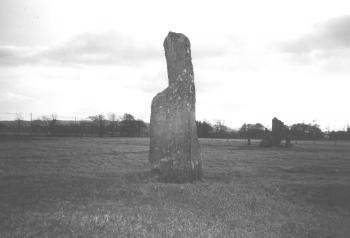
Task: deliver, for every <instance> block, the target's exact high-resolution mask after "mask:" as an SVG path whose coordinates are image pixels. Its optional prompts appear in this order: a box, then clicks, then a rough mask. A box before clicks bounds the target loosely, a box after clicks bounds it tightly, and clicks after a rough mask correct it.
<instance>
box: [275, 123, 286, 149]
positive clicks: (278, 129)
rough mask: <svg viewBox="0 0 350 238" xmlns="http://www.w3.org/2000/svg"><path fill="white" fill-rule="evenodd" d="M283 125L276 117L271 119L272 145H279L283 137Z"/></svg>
mask: <svg viewBox="0 0 350 238" xmlns="http://www.w3.org/2000/svg"><path fill="white" fill-rule="evenodd" d="M284 131H285V126H284V123H283V122H282V121H280V120H278V119H277V118H276V117H275V118H273V119H272V145H273V146H280V145H281V142H282V140H283V138H284V134H285V133H284Z"/></svg>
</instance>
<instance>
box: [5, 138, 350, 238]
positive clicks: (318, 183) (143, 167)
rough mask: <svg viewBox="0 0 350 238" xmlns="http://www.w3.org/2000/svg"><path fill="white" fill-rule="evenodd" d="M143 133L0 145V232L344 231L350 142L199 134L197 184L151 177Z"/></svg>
mask: <svg viewBox="0 0 350 238" xmlns="http://www.w3.org/2000/svg"><path fill="white" fill-rule="evenodd" d="M148 143H149V141H148V139H125V138H124V139H123V138H102V139H99V138H49V139H47V138H43V139H39V138H38V139H34V138H32V139H30V138H27V139H11V140H10V139H8V140H1V141H0V237H349V234H350V226H349V224H350V183H349V182H350V143H345V142H342V143H341V142H338V143H337V145H334V144H333V143H331V142H316V143H315V144H313V143H312V142H299V143H298V144H297V145H295V146H294V147H293V148H290V149H283V148H274V149H261V148H259V147H258V146H257V144H258V142H257V141H254V143H253V145H252V146H246V145H245V144H246V142H245V141H240V140H201V149H202V157H203V166H204V179H203V181H200V182H196V183H193V184H191V183H188V184H164V183H159V182H157V180H156V178H155V177H154V176H153V175H152V174H151V173H150V172H149V171H150V169H149V164H148V162H147V160H148Z"/></svg>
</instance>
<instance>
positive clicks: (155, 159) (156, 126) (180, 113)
mask: <svg viewBox="0 0 350 238" xmlns="http://www.w3.org/2000/svg"><path fill="white" fill-rule="evenodd" d="M163 46H164V50H165V58H166V62H167V69H168V80H169V86H168V87H167V88H166V89H165V90H164V91H162V92H160V93H158V94H157V95H156V96H155V97H154V98H153V101H152V108H151V124H150V154H149V161H150V163H151V165H152V167H153V169H155V170H158V171H159V172H160V180H161V181H165V182H190V181H194V180H197V179H201V176H202V161H201V156H200V148H199V143H198V137H197V128H196V122H195V118H196V116H195V103H196V93H195V86H194V75H193V66H192V60H191V47H190V41H189V39H188V38H187V37H186V36H185V35H183V34H181V33H174V32H169V34H168V36H167V37H166V38H165V40H164V44H163Z"/></svg>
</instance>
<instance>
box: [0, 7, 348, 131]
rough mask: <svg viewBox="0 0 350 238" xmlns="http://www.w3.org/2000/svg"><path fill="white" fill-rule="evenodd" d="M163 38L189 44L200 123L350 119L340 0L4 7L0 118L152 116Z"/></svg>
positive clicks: (344, 13)
mask: <svg viewBox="0 0 350 238" xmlns="http://www.w3.org/2000/svg"><path fill="white" fill-rule="evenodd" d="M168 31H175V32H181V33H184V34H186V35H187V36H188V37H189V39H190V41H191V46H192V59H193V65H194V74H195V84H196V90H197V119H199V120H204V119H206V120H208V121H210V122H215V121H216V120H221V121H224V123H225V124H226V125H228V126H230V127H233V128H237V127H239V126H240V125H242V124H243V123H244V122H246V123H255V122H261V123H263V124H264V125H266V126H268V127H269V126H271V119H272V118H273V117H275V116H276V117H278V118H279V119H281V120H282V121H284V122H285V123H286V124H292V123H296V122H305V123H313V122H317V123H318V124H320V125H321V126H322V128H323V129H326V128H328V127H329V128H330V129H343V128H344V127H345V126H346V125H347V124H348V123H350V104H349V102H350V100H349V99H350V95H349V94H350V91H349V89H350V77H349V76H350V67H349V66H350V3H349V2H348V1H338V0H332V1H319V0H315V1H314V0H312V1H310V0H309V1H305V0H302V1H296V0H293V1H280V0H276V1H272V0H264V1H261V0H259V1H249V0H242V1H219V0H216V1H188V0H187V1H179V0H177V1H174V0H172V1H164V0H159V1H132V0H130V1H103V0H96V1H87V0H79V1H76V0H75V1H72V0H67V1H64V0H57V1H47V0H1V1H0V120H1V119H14V117H15V114H16V113H21V114H22V115H23V117H24V118H26V119H29V113H31V112H32V113H33V116H34V117H39V116H41V115H45V114H51V113H56V114H57V115H58V119H72V118H74V117H75V116H76V117H77V118H78V119H82V118H86V117H87V116H89V115H94V114H97V113H103V114H107V113H109V112H115V113H117V114H118V115H122V114H123V113H125V112H129V113H131V114H133V115H135V116H136V117H137V118H140V119H143V120H145V121H149V116H150V109H151V107H150V106H151V100H152V98H153V96H155V95H156V94H157V93H158V92H160V91H162V90H163V89H165V88H166V87H167V82H168V80H167V74H166V63H165V58H164V50H163V46H162V43H163V40H164V38H165V37H166V35H167V33H168Z"/></svg>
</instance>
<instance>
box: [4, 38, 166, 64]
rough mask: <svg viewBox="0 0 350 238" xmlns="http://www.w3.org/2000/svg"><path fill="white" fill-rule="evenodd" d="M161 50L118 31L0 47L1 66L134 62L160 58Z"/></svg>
mask: <svg viewBox="0 0 350 238" xmlns="http://www.w3.org/2000/svg"><path fill="white" fill-rule="evenodd" d="M161 50H162V49H161V48H159V47H158V48H157V47H155V46H153V45H151V44H150V43H148V42H142V41H141V42H134V41H132V40H131V39H130V38H127V37H126V36H125V35H122V34H119V33H115V32H107V33H84V34H80V35H77V36H74V37H72V38H71V39H69V40H67V41H65V42H62V43H60V44H57V45H53V46H49V47H41V48H28V47H20V46H0V65H2V66H10V65H12V66H17V65H23V64H37V63H51V64H82V65H91V64H93V65H105V64H132V63H141V62H145V61H148V60H154V59H160V57H161V56H162V51H161Z"/></svg>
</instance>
